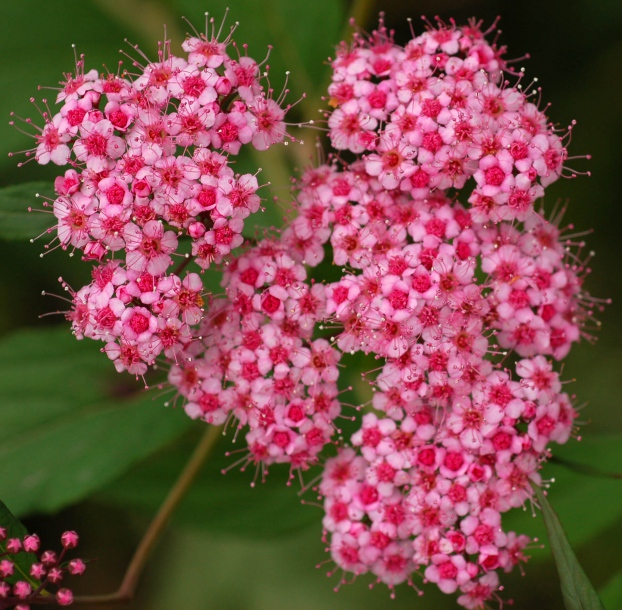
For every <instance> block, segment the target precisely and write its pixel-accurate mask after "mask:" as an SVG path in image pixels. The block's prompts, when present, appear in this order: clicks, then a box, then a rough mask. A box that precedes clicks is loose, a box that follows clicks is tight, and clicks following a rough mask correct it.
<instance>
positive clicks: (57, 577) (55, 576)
mask: <svg viewBox="0 0 622 610" xmlns="http://www.w3.org/2000/svg"><path fill="white" fill-rule="evenodd" d="M48 580H49V581H50V582H52V583H54V584H56V583H57V582H60V581H61V580H63V571H62V570H61V569H60V568H51V569H50V571H49V572H48Z"/></svg>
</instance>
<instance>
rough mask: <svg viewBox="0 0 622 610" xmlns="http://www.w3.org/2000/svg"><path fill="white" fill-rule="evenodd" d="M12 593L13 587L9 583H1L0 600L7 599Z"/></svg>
mask: <svg viewBox="0 0 622 610" xmlns="http://www.w3.org/2000/svg"><path fill="white" fill-rule="evenodd" d="M10 593H11V587H10V586H9V585H7V583H5V582H4V581H3V582H0V599H5V598H7V597H8V596H9V595H10Z"/></svg>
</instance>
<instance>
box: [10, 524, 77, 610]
mask: <svg viewBox="0 0 622 610" xmlns="http://www.w3.org/2000/svg"><path fill="white" fill-rule="evenodd" d="M0 543H2V546H3V547H4V549H6V550H5V551H4V552H3V553H0V607H1V608H15V610H29V609H30V607H31V604H39V603H41V599H42V595H41V594H42V593H43V592H45V593H47V594H48V595H49V591H48V587H49V586H50V585H52V586H58V585H59V583H60V582H61V581H62V580H63V578H64V577H65V576H66V575H67V574H70V575H72V576H80V575H82V574H83V573H84V571H85V570H86V564H85V563H84V562H83V561H82V560H81V559H71V560H70V561H65V555H66V553H67V551H69V550H71V549H74V548H76V546H78V534H76V533H75V532H65V533H64V534H63V535H62V536H61V544H62V546H63V550H62V551H61V552H60V554H57V553H56V552H55V551H49V550H48V551H41V543H40V540H39V537H38V536H37V535H36V534H28V535H26V536H23V537H22V538H10V537H8V532H7V529H6V528H4V527H0ZM25 553H31V554H34V555H36V557H33V559H35V560H36V561H32V563H31V562H30V558H29V560H28V561H29V563H31V565H30V572H29V574H28V578H27V579H26V580H24V579H23V578H22V577H20V570H21V569H22V568H23V566H24V557H23V555H24V554H25ZM18 555H21V556H22V557H21V558H20V557H19V556H18ZM22 574H23V573H22ZM55 599H56V603H57V604H58V605H59V606H69V605H70V604H71V603H73V593H72V592H71V590H70V589H67V588H58V589H57V591H56V594H55Z"/></svg>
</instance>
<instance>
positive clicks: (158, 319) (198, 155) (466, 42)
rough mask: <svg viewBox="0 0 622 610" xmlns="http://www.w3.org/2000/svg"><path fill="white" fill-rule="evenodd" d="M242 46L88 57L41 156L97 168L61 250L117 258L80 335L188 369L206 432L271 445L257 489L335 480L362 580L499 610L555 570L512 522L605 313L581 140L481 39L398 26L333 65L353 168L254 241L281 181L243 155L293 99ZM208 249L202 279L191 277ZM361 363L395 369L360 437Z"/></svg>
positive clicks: (85, 306)
mask: <svg viewBox="0 0 622 610" xmlns="http://www.w3.org/2000/svg"><path fill="white" fill-rule="evenodd" d="M231 34H232V32H231V33H230V34H229V35H228V36H227V37H226V38H224V39H222V40H220V39H219V36H215V35H213V33H212V34H209V32H208V31H206V33H205V35H197V36H190V37H188V38H187V39H186V41H185V42H184V43H183V45H182V48H183V50H184V51H185V52H186V53H187V56H186V57H177V56H175V55H173V54H172V53H171V51H170V48H169V45H168V43H165V44H163V45H162V46H161V48H160V52H159V55H158V59H157V61H155V62H151V61H147V62H146V63H144V65H142V64H140V63H139V62H138V61H137V62H135V64H134V66H133V68H132V69H131V70H127V71H123V72H119V73H118V74H112V75H110V74H108V75H98V74H97V72H96V71H90V72H86V73H85V68H84V63H83V60H82V59H80V60H79V61H78V62H77V70H76V74H75V75H73V76H72V77H70V78H68V80H67V82H66V83H64V85H63V88H62V89H61V91H60V93H59V95H58V98H57V102H58V103H59V104H61V108H60V111H59V112H58V113H56V114H54V115H52V113H51V112H49V111H48V110H47V109H46V110H45V111H44V112H43V116H44V119H45V125H44V127H43V128H41V130H40V133H38V134H37V135H36V142H37V145H36V148H35V149H33V151H32V153H31V154H32V155H33V156H34V158H35V159H36V160H37V161H38V162H39V163H42V164H46V163H50V162H51V163H55V164H57V165H66V164H68V165H70V166H71V169H68V170H67V171H65V173H64V174H63V175H61V176H59V177H58V178H57V179H56V182H55V189H56V193H57V197H56V199H55V200H54V202H53V203H52V204H51V207H52V210H53V213H54V216H55V218H56V219H57V224H56V227H55V229H56V232H57V236H56V238H55V240H56V247H60V248H62V249H70V250H71V251H74V250H80V251H81V252H82V253H83V257H84V258H85V259H86V260H89V261H92V264H93V270H92V281H91V282H90V283H89V284H88V285H87V286H84V287H82V288H81V289H79V290H77V291H73V290H71V289H69V287H67V289H68V290H69V291H70V293H71V297H72V302H73V308H72V310H71V312H70V313H69V314H68V317H69V319H70V321H71V325H72V329H73V332H74V334H75V335H76V336H77V337H78V338H80V339H81V338H83V337H88V338H91V339H96V340H98V341H102V342H103V343H104V344H105V345H104V347H103V348H102V351H103V352H105V354H106V355H107V356H108V358H110V360H112V361H113V363H114V366H115V367H116V369H117V370H118V371H119V372H122V371H128V372H129V373H131V374H133V375H143V374H145V373H146V371H147V369H148V367H149V366H151V365H154V364H155V363H156V362H158V363H159V364H160V365H163V366H165V368H166V369H167V371H168V382H167V383H168V386H169V387H172V388H173V391H174V393H175V398H174V400H173V402H174V403H175V404H179V405H181V406H183V409H184V411H185V412H186V414H187V415H188V416H189V417H190V418H192V419H195V420H202V421H204V422H206V423H208V424H211V425H222V426H224V427H225V428H229V427H233V428H235V429H236V431H235V435H236V438H237V437H238V435H239V437H240V439H241V437H242V436H243V439H244V443H245V446H244V447H243V448H242V449H240V450H239V451H240V453H241V454H242V457H241V459H240V460H239V462H237V463H236V464H238V463H239V464H241V466H242V468H243V469H244V468H246V467H247V466H248V465H254V466H256V467H257V472H259V469H264V470H263V471H264V472H265V469H266V468H267V467H269V466H271V465H272V464H281V463H284V464H288V465H289V466H290V475H291V474H292V473H293V472H294V471H297V472H298V473H301V472H302V471H306V470H308V469H309V468H310V467H312V466H317V465H320V466H321V467H322V468H323V473H322V474H321V475H320V477H319V479H317V480H318V481H319V483H318V485H317V487H316V489H317V491H318V492H319V495H320V498H321V500H322V501H323V508H324V516H323V519H322V524H323V529H324V532H325V539H326V541H327V546H328V550H329V551H330V554H331V561H332V562H333V563H334V564H335V566H336V567H337V568H338V569H339V570H341V571H343V572H344V573H351V574H354V575H361V574H365V573H371V574H372V575H373V576H374V577H375V578H376V579H377V581H378V582H382V583H385V584H386V585H387V586H388V587H389V588H390V589H393V588H394V587H395V586H396V585H398V584H400V583H404V582H406V583H409V584H411V585H412V584H413V579H414V578H415V576H416V575H418V576H419V577H421V578H422V580H423V582H425V583H434V584H435V585H436V586H437V587H438V588H439V589H440V590H441V591H442V592H444V593H448V594H453V593H456V594H457V595H458V598H457V601H458V603H459V604H460V605H462V606H464V607H466V608H473V609H478V608H484V607H486V606H485V605H486V604H487V603H489V602H490V601H491V600H495V599H500V598H499V593H500V591H501V590H502V585H501V581H500V578H499V572H509V571H511V570H512V569H513V568H514V567H515V566H517V565H518V564H521V563H523V562H525V561H526V560H527V558H528V557H527V552H528V551H527V548H528V545H529V543H530V539H529V538H528V537H527V536H525V535H523V534H521V533H520V532H519V533H516V532H512V531H508V530H507V528H506V527H505V525H504V522H503V515H504V513H506V512H507V511H509V510H511V509H515V508H520V507H524V506H525V505H526V504H527V503H530V502H532V501H533V489H532V486H533V485H536V486H537V485H540V484H541V483H542V477H541V474H540V470H541V468H542V465H543V463H544V462H545V461H546V459H547V458H548V457H549V456H550V454H551V449H550V445H551V443H552V442H555V443H565V442H566V441H567V440H568V439H569V438H570V436H572V435H573V433H575V430H576V427H575V420H576V418H577V411H576V409H575V407H574V406H573V398H572V397H571V396H569V395H568V394H567V393H566V392H564V391H562V381H561V378H560V375H561V373H560V372H559V367H558V364H557V363H558V362H559V361H560V360H562V359H563V358H564V357H565V356H566V355H567V354H568V352H569V350H570V348H571V347H572V346H573V345H574V344H575V343H577V342H578V341H579V340H580V339H581V338H582V337H586V336H589V335H588V333H587V331H586V329H585V323H586V321H587V320H589V319H590V318H591V317H592V316H593V313H594V309H596V308H598V307H599V306H600V305H599V302H598V301H596V300H595V299H592V298H591V297H590V296H589V295H588V294H587V293H586V292H585V290H584V287H583V281H584V278H585V275H586V274H587V273H588V271H589V270H588V267H587V265H588V261H589V258H590V257H589V256H586V255H585V254H583V251H582V249H583V245H584V244H582V243H579V244H575V243H573V242H572V238H571V237H570V235H569V231H568V230H567V228H565V227H563V226H561V218H560V216H559V215H555V216H553V217H552V218H551V219H547V216H546V214H545V213H544V208H543V203H542V197H543V195H544V191H545V189H546V188H547V187H548V186H549V185H550V184H551V183H552V182H554V181H555V180H557V179H558V178H559V177H561V176H562V175H563V173H564V171H566V172H567V173H568V174H572V171H571V170H569V169H568V170H567V169H566V167H565V162H566V160H567V158H568V154H567V151H566V146H567V144H568V141H569V138H568V134H569V132H570V128H568V129H567V130H561V131H560V130H559V129H558V128H556V127H555V126H554V124H553V123H551V121H550V120H549V118H548V117H547V115H546V114H545V111H544V109H542V107H541V104H540V103H539V102H538V101H537V100H536V99H535V98H534V95H533V93H534V92H533V91H532V90H531V86H523V75H522V72H518V73H516V72H513V71H512V70H511V69H509V68H508V63H507V62H506V60H505V59H504V51H505V50H504V48H499V47H497V46H496V45H495V44H491V43H489V42H488V41H487V39H486V35H485V33H484V32H482V30H481V24H480V23H477V22H475V21H472V22H470V23H469V24H468V25H467V26H464V27H458V26H456V25H455V24H453V22H452V23H450V24H449V25H448V24H445V23H442V22H440V21H439V22H437V23H436V24H435V25H432V24H428V27H427V30H426V31H425V32H424V33H423V34H421V35H419V36H414V37H413V39H412V40H410V41H409V42H408V43H407V44H406V45H405V46H400V45H398V44H396V43H395V42H394V40H393V38H392V35H391V34H390V33H389V32H388V31H387V30H386V28H385V27H384V25H383V24H382V23H381V24H380V26H379V28H378V29H377V30H376V31H374V32H372V34H371V35H369V36H368V35H363V34H360V33H358V34H356V35H355V37H354V40H353V42H352V43H351V44H346V43H342V44H341V45H340V46H339V47H338V49H337V53H336V57H335V59H334V60H332V63H331V66H332V70H333V71H332V79H331V84H330V85H329V88H328V96H327V98H326V100H327V103H328V106H329V107H330V110H327V111H326V112H325V118H326V128H327V130H328V136H329V139H330V143H331V145H332V147H333V149H334V151H336V152H333V153H331V154H329V156H328V160H327V161H326V162H325V163H322V164H319V165H318V166H317V167H313V168H310V169H307V170H306V171H304V172H303V174H302V175H301V176H300V177H299V179H298V180H297V182H296V183H295V187H294V191H293V197H292V199H293V202H292V205H293V208H294V211H295V215H294V217H293V218H292V219H289V220H288V221H287V222H286V223H285V225H284V226H283V227H281V228H280V229H274V230H271V231H267V232H266V234H265V235H263V236H262V237H261V238H259V239H255V240H252V242H251V241H250V240H249V241H246V243H245V239H244V237H243V236H242V230H243V228H244V225H245V222H246V221H247V218H249V217H250V215H251V214H253V213H255V212H257V211H258V209H259V208H260V198H259V195H257V191H258V188H259V182H258V179H257V175H258V174H241V175H240V174H236V173H235V172H234V170H233V168H232V161H231V159H232V157H234V156H235V155H237V154H238V153H239V151H240V149H241V147H242V146H245V145H249V146H253V147H254V148H255V149H257V150H259V151H262V150H265V149H267V148H268V147H269V146H271V145H272V144H275V143H278V142H280V141H282V140H283V139H284V138H285V137H286V134H285V124H284V115H285V113H286V112H287V110H288V107H285V108H282V107H281V102H282V100H281V99H280V98H279V99H275V98H274V97H273V96H272V91H271V90H270V89H267V90H266V89H265V88H264V81H262V78H261V76H260V65H259V64H258V63H257V62H256V61H255V60H253V59H251V58H250V57H248V56H246V55H244V56H242V57H240V56H238V57H237V59H235V58H233V57H232V56H231V54H230V53H229V50H230V49H231V48H232V47H233V42H232V40H231ZM46 108H47V106H46ZM48 205H49V204H48ZM183 243H186V244H187V248H186V251H189V252H190V253H189V254H187V256H188V261H190V262H192V263H195V264H196V265H197V266H198V269H195V270H194V271H191V272H185V273H184V274H182V270H183V269H184V267H185V264H186V262H187V261H186V260H184V261H183V262H182V264H181V265H180V268H179V269H172V267H174V262H173V261H174V257H175V256H176V255H177V254H178V252H179V251H180V250H181V245H182V244H183ZM329 265H330V266H334V267H336V268H338V269H339V270H340V272H341V273H339V274H338V279H333V280H329V279H326V278H327V277H335V274H334V273H332V274H330V275H328V273H326V270H327V268H328V266H329ZM208 268H211V269H214V268H216V269H217V270H219V271H222V282H221V287H222V291H223V292H222V294H220V295H212V294H210V293H209V292H208V291H207V290H206V289H205V288H204V285H203V280H202V275H201V271H202V270H205V269H208ZM325 273H326V275H325ZM357 353H360V354H363V355H366V356H370V357H371V358H373V359H374V362H375V367H374V370H373V371H369V372H367V373H364V375H363V378H364V379H365V380H366V381H368V382H369V383H370V384H371V386H372V390H373V398H372V399H371V400H370V401H369V404H365V405H357V406H356V412H357V415H356V416H354V417H353V419H354V420H356V421H357V426H358V429H357V430H356V431H355V432H354V433H353V434H350V435H349V438H345V439H344V438H343V435H342V431H341V429H340V427H339V425H338V423H337V421H338V418H339V417H343V414H342V411H343V410H344V409H343V407H344V406H345V405H343V404H342V402H341V399H340V394H341V392H342V391H343V390H345V389H346V388H345V387H344V385H345V384H346V383H347V381H346V382H343V381H342V379H343V375H342V373H343V370H344V368H345V367H347V366H348V362H349V358H350V357H351V356H352V355H354V354H357ZM359 411H360V412H361V414H360V415H358V412H359ZM347 417H349V416H347ZM240 432H241V434H238V433H240ZM290 478H291V476H290ZM331 573H333V572H332V571H331ZM346 580H347V577H343V578H342V580H341V582H346Z"/></svg>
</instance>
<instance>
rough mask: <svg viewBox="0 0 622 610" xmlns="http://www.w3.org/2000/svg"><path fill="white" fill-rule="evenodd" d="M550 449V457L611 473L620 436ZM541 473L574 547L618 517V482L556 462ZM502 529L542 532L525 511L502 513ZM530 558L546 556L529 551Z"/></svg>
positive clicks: (621, 504)
mask: <svg viewBox="0 0 622 610" xmlns="http://www.w3.org/2000/svg"><path fill="white" fill-rule="evenodd" d="M552 450H553V455H554V456H560V457H561V458H565V459H568V460H571V461H573V462H578V463H580V464H584V465H586V466H593V467H598V468H599V469H602V470H605V471H611V472H615V471H616V468H617V465H618V464H622V435H620V434H611V435H597V436H591V437H585V438H584V439H583V440H582V441H581V442H577V441H576V440H575V439H570V440H569V441H568V443H567V444H565V445H562V446H559V447H558V446H555V445H553V446H552ZM617 469H618V470H620V469H619V468H617ZM541 474H542V476H543V477H544V478H545V479H546V480H549V481H554V483H553V485H552V488H551V489H552V492H554V493H555V509H556V511H557V513H558V514H559V517H560V519H561V520H562V521H563V523H564V524H565V526H566V529H567V531H568V533H569V538H570V542H571V543H572V544H573V546H575V548H576V547H578V546H580V545H583V544H586V543H588V542H589V541H590V540H591V539H593V538H594V537H595V536H597V535H598V534H600V533H601V532H603V531H605V530H607V528H610V527H612V526H613V525H614V524H615V523H616V522H617V521H618V520H619V519H620V518H621V517H622V481H620V480H613V479H609V478H606V477H597V476H593V475H588V474H584V473H582V472H577V471H576V470H573V469H570V468H568V467H567V466H564V465H562V464H556V463H546V464H544V467H543V469H542V471H541ZM595 507H597V509H596V510H595ZM503 526H504V528H505V529H507V530H513V531H516V532H519V533H526V534H528V535H530V536H531V537H535V538H541V537H543V536H544V535H545V533H546V530H545V527H544V524H543V523H542V520H540V519H535V518H534V517H533V516H532V513H531V511H528V510H525V511H518V510H513V511H510V512H508V513H506V514H504V515H503ZM530 555H531V556H532V557H533V558H537V557H540V558H544V557H545V556H546V553H545V552H544V551H539V550H538V549H537V548H533V549H531V551H530Z"/></svg>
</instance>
